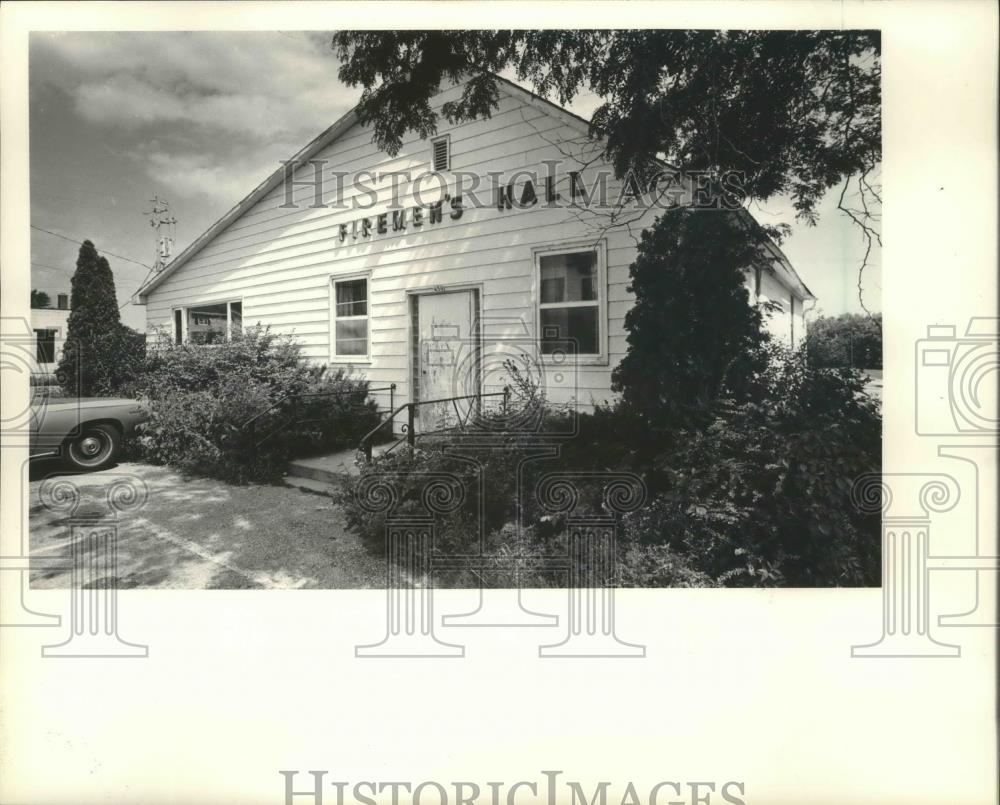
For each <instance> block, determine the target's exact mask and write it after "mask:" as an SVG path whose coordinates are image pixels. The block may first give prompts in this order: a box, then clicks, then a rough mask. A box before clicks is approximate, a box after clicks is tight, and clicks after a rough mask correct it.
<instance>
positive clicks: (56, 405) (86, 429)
mask: <svg viewBox="0 0 1000 805" xmlns="http://www.w3.org/2000/svg"><path fill="white" fill-rule="evenodd" d="M145 418H146V415H145V413H144V411H143V409H142V407H141V406H140V405H139V402H138V401H136V400H129V399H121V398H118V399H106V398H102V397H68V398H51V397H40V398H38V399H36V400H34V401H33V402H32V406H31V453H30V454H31V457H32V458H43V457H45V456H59V457H61V458H65V459H66V460H67V461H68V462H69V463H70V464H72V465H73V466H74V467H75V468H76V469H80V470H98V469H101V468H103V467H106V466H108V465H109V464H111V463H112V462H114V460H115V457H116V456H117V454H118V451H119V448H120V447H121V443H122V440H123V439H125V438H128V437H129V436H132V435H133V434H134V433H135V426H136V425H138V424H139V423H140V422H142V421H143V420H144V419H145Z"/></svg>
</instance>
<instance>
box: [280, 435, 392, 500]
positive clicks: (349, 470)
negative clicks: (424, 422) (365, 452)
mask: <svg viewBox="0 0 1000 805" xmlns="http://www.w3.org/2000/svg"><path fill="white" fill-rule="evenodd" d="M392 445H393V442H387V443H385V444H380V445H375V446H374V447H373V448H372V455H373V456H379V455H381V454H382V453H384V452H385V451H386V450H388V449H389V448H390V447H392ZM357 455H358V451H357V450H356V449H354V448H350V449H347V450H340V451H338V452H336V453H330V454H329V455H326V456H312V457H311V458H297V459H295V460H294V461H290V462H289V463H288V472H287V473H286V475H285V477H284V482H285V484H286V485H287V486H294V487H297V488H298V489H304V490H306V491H308V492H316V493H318V494H321V495H331V494H333V492H334V491H335V490H336V489H337V488H338V487H339V486H340V483H341V481H343V480H344V479H345V478H349V477H352V476H357V475H360V474H361V470H360V469H359V468H358V465H357V464H356V463H355V458H356V456H357Z"/></svg>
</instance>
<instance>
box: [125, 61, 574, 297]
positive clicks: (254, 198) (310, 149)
mask: <svg viewBox="0 0 1000 805" xmlns="http://www.w3.org/2000/svg"><path fill="white" fill-rule="evenodd" d="M497 79H498V80H499V81H500V82H501V83H502V85H503V88H504V89H505V90H506V91H507V92H508V93H509V94H510V95H513V96H514V97H516V98H518V99H519V100H521V101H523V102H524V103H526V104H528V105H529V106H534V107H535V108H538V109H542V111H545V112H547V113H549V114H554V115H555V116H557V117H559V118H560V119H561V120H562V121H563V122H564V123H567V124H569V125H571V126H573V127H574V128H577V129H582V130H583V131H589V128H590V123H589V122H588V121H586V120H584V119H583V118H582V117H580V116H579V115H574V114H573V113H572V112H569V111H567V110H566V109H563V108H562V107H561V106H558V105H557V104H554V103H552V102H551V101H548V100H546V99H545V98H542V97H540V96H538V95H535V93H533V92H531V91H529V90H526V89H524V88H523V87H519V86H518V85H517V84H515V83H513V82H511V81H508V80H507V79H506V78H503V77H502V76H497ZM357 122H358V107H357V106H355V107H354V108H353V109H351V111H349V112H348V113H347V114H345V115H344V116H343V117H341V118H340V119H339V120H337V122H336V123H334V124H333V125H332V126H330V127H329V128H328V129H326V130H325V131H323V132H322V133H320V134H319V135H318V136H317V137H316V138H315V139H313V140H312V141H311V142H309V143H308V144H307V145H305V146H304V147H303V148H302V149H301V150H299V152H298V153H297V154H295V155H294V156H293V157H292V158H291V159H290V160H288V161H289V162H293V163H302V162H308V161H309V160H310V159H312V158H313V157H314V156H316V155H317V154H318V153H319V152H320V151H322V150H323V149H324V148H326V147H327V146H328V145H330V144H331V143H333V142H335V141H336V140H337V139H338V138H339V137H341V136H342V135H343V134H344V132H346V131H347V130H348V129H350V128H351V127H352V126H353V125H354V124H355V123H357ZM285 170H286V168H285V167H284V166H282V167H280V168H278V169H277V170H276V171H274V172H273V173H272V174H271V175H270V176H268V177H267V178H266V179H265V180H264V181H263V182H261V183H260V184H259V185H257V187H255V188H254V189H253V190H251V191H250V193H249V194H248V195H247V196H246V197H245V198H244V199H243V200H242V201H240V202H239V203H238V204H237V205H236V206H235V207H233V208H232V209H231V210H229V212H227V213H226V214H225V215H223V216H222V217H221V218H219V220H217V221H216V222H215V223H214V224H212V225H211V226H210V227H209V228H208V229H206V230H205V231H204V232H203V233H202V234H201V235H199V236H198V237H197V238H196V239H195V240H194V241H192V242H191V243H190V244H189V245H188V247H187V248H186V249H184V251H182V252H181V253H180V254H179V255H177V257H175V258H174V259H173V260H171V261H170V263H168V264H167V265H166V266H165V267H164V268H163V270H162V271H160V272H159V273H158V274H156V275H155V276H153V277H151V278H150V279H149V280H148V281H147V282H146V283H145V284H143V286H142V287H141V288H139V290H138V291H136V295H137V296H138V297H139V304H145V302H146V297H147V296H148V295H149V293H150V292H151V291H153V290H155V289H156V288H157V287H158V286H159V285H161V284H162V283H163V282H164V280H166V279H167V277H169V276H170V275H171V274H174V273H175V272H176V271H177V270H178V269H180V268H181V266H183V265H184V264H185V263H187V262H189V261H190V260H191V259H192V258H193V257H194V256H195V255H196V254H198V252H200V251H201V250H202V249H204V248H205V247H206V246H207V245H208V244H209V243H210V242H211V241H212V240H213V238H215V236H216V235H218V234H219V233H220V232H222V231H223V230H224V229H226V228H227V227H228V226H229V225H230V224H232V223H233V222H234V221H235V220H236V219H237V218H239V217H240V216H241V215H243V213H245V212H246V211H247V210H249V209H250V208H251V207H253V205H254V204H256V203H257V202H258V201H260V200H261V199H262V198H264V196H266V195H267V194H268V193H270V192H271V191H272V190H274V188H275V187H278V186H279V185H280V184H281V182H282V180H283V179H284V176H285Z"/></svg>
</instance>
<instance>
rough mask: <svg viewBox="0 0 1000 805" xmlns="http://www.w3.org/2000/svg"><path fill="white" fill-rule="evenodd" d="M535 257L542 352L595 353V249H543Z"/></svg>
mask: <svg viewBox="0 0 1000 805" xmlns="http://www.w3.org/2000/svg"><path fill="white" fill-rule="evenodd" d="M536 260H537V265H538V288H539V294H538V323H539V328H540V334H541V350H542V353H543V354H545V355H550V354H552V353H553V352H557V351H568V352H570V353H575V354H576V355H579V356H591V357H596V356H599V355H600V354H601V329H602V327H601V302H602V300H601V281H600V265H599V261H598V254H597V250H596V249H576V250H567V251H564V252H546V253H542V254H538V255H536Z"/></svg>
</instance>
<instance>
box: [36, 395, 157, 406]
mask: <svg viewBox="0 0 1000 805" xmlns="http://www.w3.org/2000/svg"><path fill="white" fill-rule="evenodd" d="M35 405H36V407H37V406H38V405H44V406H45V407H46V408H81V409H93V408H111V407H115V408H117V407H119V406H122V405H128V406H131V407H133V408H138V407H139V401H138V400H132V399H129V398H128V397H57V398H55V399H50V400H46V401H45V402H44V403H35Z"/></svg>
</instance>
